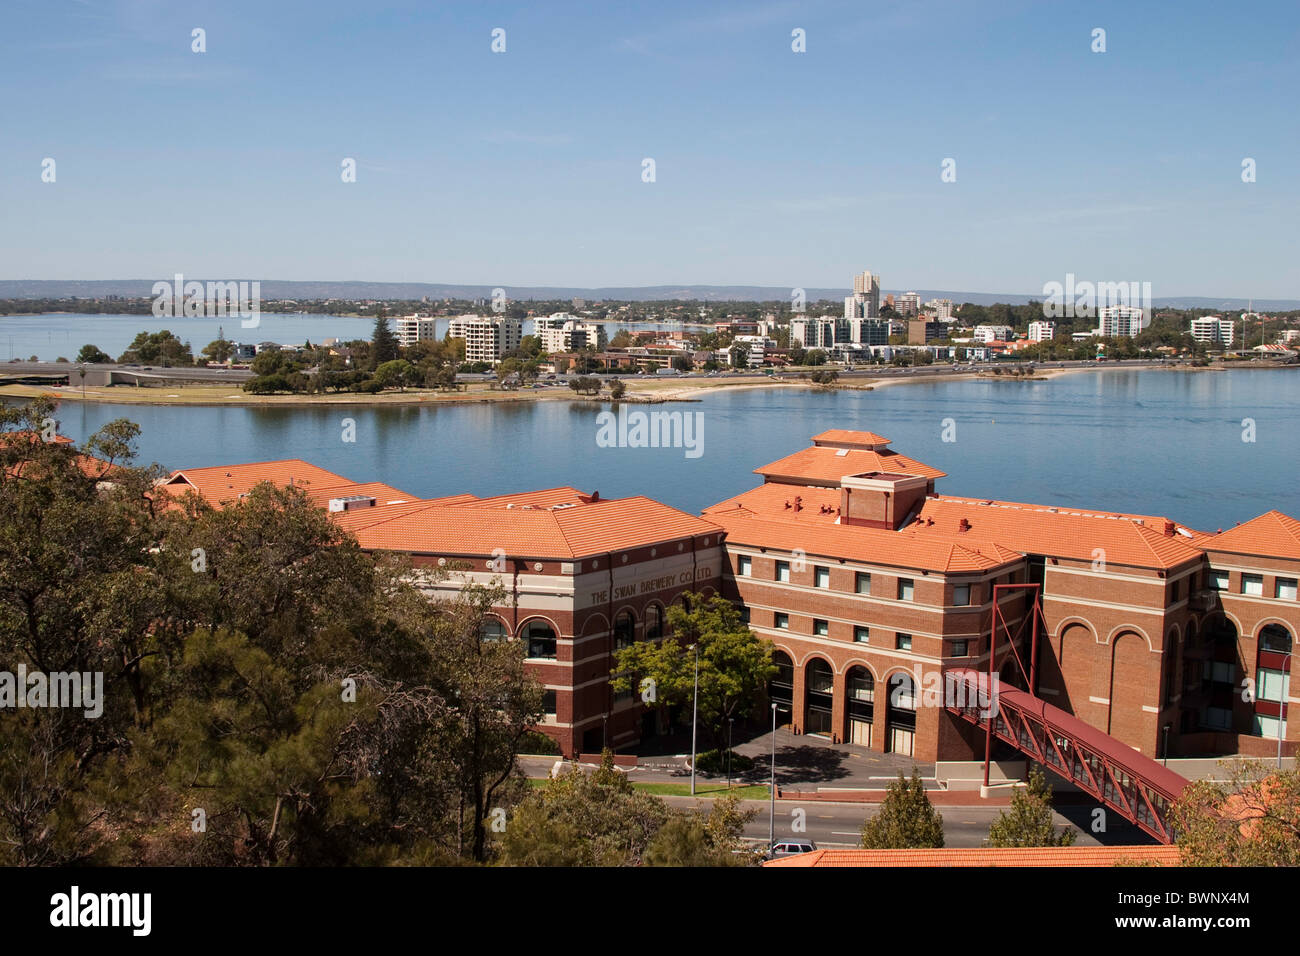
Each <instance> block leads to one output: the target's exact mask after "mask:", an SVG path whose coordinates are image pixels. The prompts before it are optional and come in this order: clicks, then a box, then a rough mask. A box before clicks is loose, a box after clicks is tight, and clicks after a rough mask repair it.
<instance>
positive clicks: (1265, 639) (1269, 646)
mask: <svg viewBox="0 0 1300 956" xmlns="http://www.w3.org/2000/svg"><path fill="white" fill-rule="evenodd" d="M1259 649H1260V650H1261V651H1274V652H1276V653H1278V654H1290V653H1291V635H1290V634H1289V633H1288V632H1287V629H1286V628H1285V627H1283V626H1282V625H1281V624H1266V625H1264V629H1263V630H1262V631H1260V632H1259Z"/></svg>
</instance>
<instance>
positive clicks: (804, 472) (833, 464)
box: [754, 445, 945, 485]
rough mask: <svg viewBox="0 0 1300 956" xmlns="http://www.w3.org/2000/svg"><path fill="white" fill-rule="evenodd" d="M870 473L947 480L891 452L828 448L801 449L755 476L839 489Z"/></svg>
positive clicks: (910, 459)
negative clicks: (850, 479)
mask: <svg viewBox="0 0 1300 956" xmlns="http://www.w3.org/2000/svg"><path fill="white" fill-rule="evenodd" d="M869 471H891V472H903V473H904V474H909V475H922V476H924V477H926V478H943V477H945V474H944V472H942V471H940V470H939V469H938V468H931V467H930V466H929V465H925V464H922V463H921V462H919V461H916V460H915V459H912V458H908V457H907V456H906V455H900V454H898V453H897V452H892V451H890V450H889V449H884V450H882V451H865V450H863V449H859V448H847V449H845V448H830V447H827V446H825V445H811V446H809V447H808V448H801V449H800V450H799V451H797V452H795V453H794V454H793V455H787V456H786V457H784V458H781V459H778V460H777V461H774V462H772V463H770V464H767V465H764V466H763V467H761V468H755V469H754V474H756V475H762V476H763V477H764V478H766V479H768V480H769V481H771V480H774V479H785V480H795V481H798V482H801V483H804V484H835V485H838V484H839V480H840V479H841V478H843V477H844V476H845V475H861V474H864V473H866V472H869Z"/></svg>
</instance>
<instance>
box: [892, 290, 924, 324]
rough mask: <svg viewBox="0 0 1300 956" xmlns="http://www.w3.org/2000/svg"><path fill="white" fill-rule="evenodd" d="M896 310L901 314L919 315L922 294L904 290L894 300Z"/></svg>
mask: <svg viewBox="0 0 1300 956" xmlns="http://www.w3.org/2000/svg"><path fill="white" fill-rule="evenodd" d="M894 310H895V311H896V312H898V314H899V315H902V316H907V317H908V318H911V317H912V316H917V315H920V314H921V296H920V294H919V293H916V292H904V293H902V294H901V295H900V296H899V297H898V298H897V299H896V300H895V302H894Z"/></svg>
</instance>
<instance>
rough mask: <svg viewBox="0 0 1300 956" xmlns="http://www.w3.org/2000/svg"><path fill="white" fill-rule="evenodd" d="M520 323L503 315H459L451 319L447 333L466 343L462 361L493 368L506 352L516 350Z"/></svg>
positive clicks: (520, 334) (520, 330) (521, 327)
mask: <svg viewBox="0 0 1300 956" xmlns="http://www.w3.org/2000/svg"><path fill="white" fill-rule="evenodd" d="M522 330H523V323H522V322H520V321H519V320H518V319H512V318H506V317H505V316H491V317H489V316H482V315H461V316H457V317H456V318H454V319H452V320H451V322H450V323H449V325H448V328H447V334H448V335H449V336H451V337H452V338H454V339H464V340H465V361H466V362H486V363H488V364H489V365H496V364H497V363H498V362H500V361H501V359H502V357H503V356H504V355H505V354H506V353H507V352H513V351H514V350H515V349H517V348H519V341H520V339H521V338H523V335H522Z"/></svg>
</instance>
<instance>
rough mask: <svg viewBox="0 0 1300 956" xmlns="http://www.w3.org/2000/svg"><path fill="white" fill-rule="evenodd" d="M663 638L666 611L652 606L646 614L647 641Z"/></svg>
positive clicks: (656, 605)
mask: <svg viewBox="0 0 1300 956" xmlns="http://www.w3.org/2000/svg"><path fill="white" fill-rule="evenodd" d="M746 620H748V618H746ZM663 636H664V609H663V608H661V607H660V606H659V605H658V604H651V605H650V607H649V608H647V609H646V612H645V639H646V640H647V641H657V640H659V638H661V637H663Z"/></svg>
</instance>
